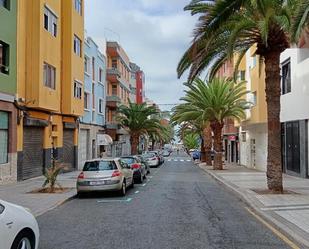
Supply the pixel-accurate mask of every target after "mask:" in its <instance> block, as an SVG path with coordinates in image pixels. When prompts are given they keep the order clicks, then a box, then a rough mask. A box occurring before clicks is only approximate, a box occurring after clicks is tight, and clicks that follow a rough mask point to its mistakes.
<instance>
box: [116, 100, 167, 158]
mask: <svg viewBox="0 0 309 249" xmlns="http://www.w3.org/2000/svg"><path fill="white" fill-rule="evenodd" d="M157 114H158V111H157V110H156V109H155V108H154V107H152V106H151V107H148V106H147V105H146V103H142V104H136V103H132V102H131V101H130V100H129V105H128V106H126V105H122V106H120V107H119V108H118V116H117V120H118V121H119V124H120V125H121V126H122V127H123V128H124V129H126V130H127V131H128V132H129V134H130V136H131V153H132V155H136V154H137V153H138V145H139V138H140V136H141V135H144V134H148V133H149V132H153V131H155V130H160V129H161V125H160V121H159V119H157V118H156V117H155V115H157Z"/></svg>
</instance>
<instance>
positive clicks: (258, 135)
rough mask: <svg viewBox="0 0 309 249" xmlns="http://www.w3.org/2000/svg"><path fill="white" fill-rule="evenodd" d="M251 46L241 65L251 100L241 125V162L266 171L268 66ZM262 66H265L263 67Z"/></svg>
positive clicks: (249, 99)
mask: <svg viewBox="0 0 309 249" xmlns="http://www.w3.org/2000/svg"><path fill="white" fill-rule="evenodd" d="M254 52H255V48H254V47H252V48H251V49H250V50H249V51H248V52H247V53H246V55H245V57H244V59H243V60H242V62H241V64H240V66H239V72H240V74H239V75H240V76H239V77H241V78H242V80H243V79H245V81H246V85H247V90H248V91H249V93H248V94H247V96H246V98H247V100H248V101H250V102H251V109H250V110H247V118H246V120H244V121H243V122H241V124H240V127H239V141H240V164H242V165H244V166H246V167H248V168H253V169H258V170H262V171H266V165H267V105H266V96H265V68H264V64H263V63H262V64H260V63H259V58H258V56H257V55H255V53H254ZM260 67H262V68H260Z"/></svg>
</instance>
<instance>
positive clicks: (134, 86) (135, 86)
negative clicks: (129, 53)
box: [130, 62, 145, 104]
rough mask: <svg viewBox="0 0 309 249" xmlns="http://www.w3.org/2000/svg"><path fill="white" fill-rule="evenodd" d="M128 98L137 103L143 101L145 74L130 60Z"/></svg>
mask: <svg viewBox="0 0 309 249" xmlns="http://www.w3.org/2000/svg"><path fill="white" fill-rule="evenodd" d="M130 68H131V80H130V90H131V92H130V100H131V101H132V102H134V103H137V104H142V103H143V102H145V74H144V72H143V71H142V70H141V68H140V67H139V66H138V65H136V64H135V63H131V62H130Z"/></svg>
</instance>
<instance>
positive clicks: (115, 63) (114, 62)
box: [112, 59, 117, 69]
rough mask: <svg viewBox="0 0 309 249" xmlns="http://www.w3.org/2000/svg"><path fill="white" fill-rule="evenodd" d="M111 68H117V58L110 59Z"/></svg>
mask: <svg viewBox="0 0 309 249" xmlns="http://www.w3.org/2000/svg"><path fill="white" fill-rule="evenodd" d="M112 68H115V69H117V59H112Z"/></svg>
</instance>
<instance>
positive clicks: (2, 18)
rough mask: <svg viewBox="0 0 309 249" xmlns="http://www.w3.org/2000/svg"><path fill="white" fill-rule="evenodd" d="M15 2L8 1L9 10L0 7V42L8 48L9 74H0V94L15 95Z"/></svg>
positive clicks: (14, 0)
mask: <svg viewBox="0 0 309 249" xmlns="http://www.w3.org/2000/svg"><path fill="white" fill-rule="evenodd" d="M16 13H17V0H11V1H10V9H9V10H8V9H6V8H4V7H1V6H0V40H1V41H3V42H5V43H7V44H8V45H9V46H10V48H9V56H10V58H9V74H4V73H1V72H0V92H3V93H8V94H12V95H15V93H16V90H17V88H16V70H17V69H16V49H17V48H16V43H17V40H16V35H17V34H16V32H17V16H16Z"/></svg>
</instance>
